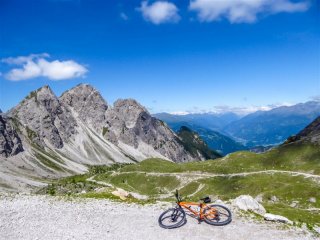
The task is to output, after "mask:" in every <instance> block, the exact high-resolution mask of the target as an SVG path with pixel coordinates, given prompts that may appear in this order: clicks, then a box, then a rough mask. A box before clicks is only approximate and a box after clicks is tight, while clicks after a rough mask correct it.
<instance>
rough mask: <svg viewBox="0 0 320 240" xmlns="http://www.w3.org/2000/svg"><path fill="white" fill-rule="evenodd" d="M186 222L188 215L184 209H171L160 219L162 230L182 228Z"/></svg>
mask: <svg viewBox="0 0 320 240" xmlns="http://www.w3.org/2000/svg"><path fill="white" fill-rule="evenodd" d="M185 221H186V213H185V211H183V209H182V208H170V209H168V210H167V211H165V212H163V213H162V214H161V215H160V217H159V220H158V222H159V225H160V227H162V228H166V229H171V228H178V227H181V226H182V225H183V224H184V223H185Z"/></svg>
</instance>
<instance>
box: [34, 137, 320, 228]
mask: <svg viewBox="0 0 320 240" xmlns="http://www.w3.org/2000/svg"><path fill="white" fill-rule="evenodd" d="M297 172H298V173H297ZM299 173H300V174H299ZM310 174H311V175H310ZM88 178H91V179H93V180H94V181H98V182H92V181H88ZM319 183H320V149H319V145H313V144H307V143H304V144H302V143H291V144H287V145H283V146H280V147H279V148H277V149H273V150H271V151H269V152H266V153H264V154H255V153H251V152H237V153H233V154H230V155H228V156H226V157H224V158H221V159H218V160H208V161H203V162H193V163H183V164H176V163H173V162H169V161H166V160H161V159H148V160H145V161H142V162H141V163H138V164H127V165H121V164H117V165H113V166H111V167H107V166H95V167H91V169H90V171H89V172H88V173H87V174H85V175H80V176H75V177H69V178H65V179H60V180H58V181H55V182H53V184H52V185H50V186H49V187H47V188H45V189H42V190H41V191H40V192H42V193H44V192H47V193H50V194H56V195H76V196H82V197H95V198H113V199H117V197H115V196H113V195H112V194H111V192H112V191H113V190H114V189H115V188H122V189H124V190H126V191H129V192H133V193H137V194H140V195H143V196H146V197H148V200H143V201H142V200H135V199H134V198H129V199H128V201H139V202H141V201H142V202H145V201H148V202H150V201H154V200H157V199H160V200H163V201H173V198H172V193H173V191H174V190H175V189H180V190H181V193H182V194H183V196H185V197H186V199H189V200H195V201H197V200H198V199H199V198H200V197H202V196H205V195H211V196H212V198H213V199H222V200H229V199H233V198H236V197H237V196H239V195H243V194H249V195H251V196H253V197H256V196H258V195H259V196H261V197H262V201H263V202H262V204H263V205H264V206H265V208H266V209H267V211H268V212H271V213H274V214H279V215H283V216H286V217H288V218H289V219H290V220H292V221H295V222H296V223H297V224H302V223H307V224H309V225H310V226H313V225H320V214H319V210H320V185H319ZM105 184H108V186H109V187H105V186H104V185H105ZM99 188H104V190H103V191H102V192H101V191H97V189H99ZM84 190H85V192H83V191H84ZM274 196H275V197H276V199H277V200H276V201H272V199H273V197H274ZM313 199H315V201H314V200H313Z"/></svg>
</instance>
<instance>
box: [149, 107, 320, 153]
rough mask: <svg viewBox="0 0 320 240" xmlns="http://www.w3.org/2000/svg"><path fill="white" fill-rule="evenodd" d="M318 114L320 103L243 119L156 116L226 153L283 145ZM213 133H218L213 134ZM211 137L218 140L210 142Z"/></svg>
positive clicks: (162, 114) (217, 116) (222, 116)
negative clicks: (196, 134)
mask: <svg viewBox="0 0 320 240" xmlns="http://www.w3.org/2000/svg"><path fill="white" fill-rule="evenodd" d="M319 115H320V102H317V101H309V102H306V103H299V104H296V105H293V106H281V107H277V108H274V109H272V110H268V111H257V112H253V113H251V114H248V115H246V116H244V117H240V116H238V115H236V114H234V113H226V114H215V113H207V114H187V115H174V114H168V113H159V114H154V116H157V117H158V118H160V119H162V120H163V121H165V122H167V124H168V125H169V126H170V127H171V128H172V129H173V130H175V131H177V130H178V129H179V128H180V127H181V126H188V127H189V128H191V129H193V130H194V131H197V132H199V133H200V132H201V133H200V135H201V137H202V138H203V139H204V140H205V141H206V142H207V143H208V145H209V146H210V147H211V148H213V149H217V150H220V151H222V152H223V153H229V152H232V151H234V150H243V149H246V148H252V147H263V146H270V145H277V144H281V143H283V142H284V141H285V140H286V139H287V138H288V137H289V136H291V135H294V134H297V133H298V132H299V131H301V130H302V129H303V128H304V127H306V126H307V125H308V124H309V123H310V122H312V121H313V120H314V119H315V118H316V117H318V116H319ZM226 119H227V120H226ZM212 131H215V132H216V133H215V134H212ZM206 132H207V133H206ZM219 134H220V136H219ZM211 135H216V136H217V135H218V136H219V137H217V138H215V139H214V140H210V136H211ZM226 141H227V142H228V144H227V145H226V143H225V145H226V147H225V148H222V147H218V146H219V145H220V146H221V144H223V143H224V142H226ZM243 145H245V146H243ZM224 149H225V150H224Z"/></svg>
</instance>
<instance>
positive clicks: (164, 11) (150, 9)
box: [138, 1, 180, 24]
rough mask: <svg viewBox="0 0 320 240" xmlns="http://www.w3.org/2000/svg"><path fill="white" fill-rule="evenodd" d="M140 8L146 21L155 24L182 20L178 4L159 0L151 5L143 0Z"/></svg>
mask: <svg viewBox="0 0 320 240" xmlns="http://www.w3.org/2000/svg"><path fill="white" fill-rule="evenodd" d="M138 10H139V11H141V12H142V15H143V17H144V19H145V20H146V21H150V22H152V23H154V24H161V23H168V22H178V21H179V20H180V16H179V14H178V8H177V7H176V5H174V4H173V3H170V2H167V1H157V2H154V3H153V4H150V5H149V4H148V2H147V1H143V2H141V6H140V8H138Z"/></svg>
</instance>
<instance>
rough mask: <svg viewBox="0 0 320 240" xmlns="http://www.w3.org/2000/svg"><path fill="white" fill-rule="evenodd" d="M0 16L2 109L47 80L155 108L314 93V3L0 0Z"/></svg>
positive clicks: (289, 99)
mask: <svg viewBox="0 0 320 240" xmlns="http://www.w3.org/2000/svg"><path fill="white" fill-rule="evenodd" d="M220 2H221V1H220ZM252 2H254V3H252ZM219 4H220V5H219ZM0 22H1V25H0V29H1V31H0V59H2V61H1V63H0V72H1V76H0V87H1V89H0V91H1V92H0V94H1V95H0V108H1V109H2V110H4V111H6V110H8V109H10V108H11V107H13V106H14V105H16V104H17V103H18V102H19V101H20V100H22V99H23V98H24V97H25V96H26V95H27V94H28V93H29V92H30V91H32V90H34V89H36V88H38V87H41V86H43V85H45V84H49V85H50V86H51V88H52V89H53V90H54V92H55V93H56V94H57V95H58V96H59V95H60V94H61V93H62V92H63V91H65V90H67V89H69V88H71V87H73V86H75V85H77V84H78V83H81V82H85V83H90V84H92V85H93V86H95V87H96V88H97V89H98V90H99V91H100V92H101V93H102V95H103V96H104V98H105V99H106V100H107V102H108V103H112V102H114V101H115V100H116V99H118V98H135V99H137V100H138V101H139V102H141V103H142V104H143V105H145V106H146V107H147V108H148V109H149V110H150V111H151V112H153V113H155V112H162V111H167V112H177V111H190V112H201V111H212V110H215V109H226V110H227V109H233V108H234V107H235V108H239V107H242V108H243V107H245V108H249V109H255V108H257V109H259V108H261V107H266V106H267V107H268V106H269V105H270V106H274V105H277V104H285V103H291V104H293V103H298V102H305V101H308V100H310V99H312V98H314V97H317V96H319V95H320V28H319V26H320V11H319V3H317V2H316V1H307V0H304V1H294V0H277V1H275V0H257V1H256V2H255V1H249V0H232V1H231V0H226V1H224V2H223V4H221V3H219V1H217V0H211V1H210V0H207V1H204V0H192V1H182V0H181V1H180V0H177V1H173V0H172V1H160V2H159V1H148V2H146V1H133V0H131V1H121V0H117V1H116V0H108V1H102V0H101V1H98V0H90V1H89V0H38V1H36V0H29V1H24V0H20V1H18V0H1V1H0ZM32 54H33V55H32ZM19 56H24V58H17V57H19Z"/></svg>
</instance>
